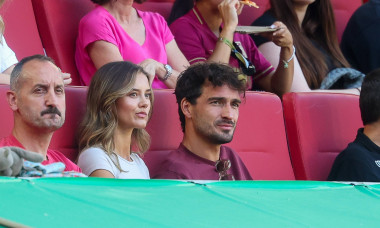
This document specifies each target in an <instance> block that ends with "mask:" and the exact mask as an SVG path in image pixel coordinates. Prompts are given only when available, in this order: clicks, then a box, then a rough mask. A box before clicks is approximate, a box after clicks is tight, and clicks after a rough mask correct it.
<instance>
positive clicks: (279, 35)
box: [272, 21, 293, 48]
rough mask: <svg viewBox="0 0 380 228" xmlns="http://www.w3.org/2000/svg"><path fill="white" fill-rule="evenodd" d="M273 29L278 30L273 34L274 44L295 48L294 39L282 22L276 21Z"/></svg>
mask: <svg viewBox="0 0 380 228" xmlns="http://www.w3.org/2000/svg"><path fill="white" fill-rule="evenodd" d="M272 27H273V28H277V29H278V30H276V31H274V32H273V34H272V41H273V43H275V44H276V45H277V46H280V47H289V48H291V47H292V46H293V37H292V34H291V33H290V31H289V29H288V28H287V27H286V25H285V24H284V23H282V22H280V21H276V22H275V23H273V25H272Z"/></svg>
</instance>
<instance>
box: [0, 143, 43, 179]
mask: <svg viewBox="0 0 380 228" xmlns="http://www.w3.org/2000/svg"><path fill="white" fill-rule="evenodd" d="M23 159H26V160H28V161H32V162H42V161H43V160H44V157H43V156H42V155H41V154H38V153H35V152H30V151H26V150H24V149H21V148H19V147H1V148H0V176H17V175H18V174H19V173H20V171H21V168H22V165H23V163H24V160H23Z"/></svg>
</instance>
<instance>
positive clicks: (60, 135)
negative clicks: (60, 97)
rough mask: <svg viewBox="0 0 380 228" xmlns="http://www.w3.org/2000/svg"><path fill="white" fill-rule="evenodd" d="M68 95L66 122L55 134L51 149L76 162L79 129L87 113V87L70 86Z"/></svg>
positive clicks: (67, 90)
mask: <svg viewBox="0 0 380 228" xmlns="http://www.w3.org/2000/svg"><path fill="white" fill-rule="evenodd" d="M65 93H66V120H65V123H64V124H63V126H62V127H61V128H60V129H58V130H57V131H56V132H54V135H53V138H52V140H51V142H50V146H49V147H50V148H52V149H55V150H58V151H60V152H62V153H63V154H64V155H65V156H66V157H67V158H69V159H70V160H72V161H74V162H75V160H76V159H77V156H78V152H79V151H78V127H79V124H80V122H81V121H82V119H83V116H84V114H85V112H86V96H87V87H84V86H69V87H66V88H65Z"/></svg>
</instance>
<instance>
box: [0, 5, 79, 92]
mask: <svg viewBox="0 0 380 228" xmlns="http://www.w3.org/2000/svg"><path fill="white" fill-rule="evenodd" d="M4 2H5V0H0V8H1V7H2V6H3V3H4ZM4 27H5V25H4V20H3V18H2V17H1V16H0V84H7V85H9V84H10V76H11V73H12V71H13V68H14V67H15V65H16V63H18V60H17V57H16V54H15V53H14V52H13V51H12V49H11V48H9V47H8V45H7V42H5V38H4ZM25 57H26V56H25ZM62 77H63V83H64V84H65V85H68V84H70V83H71V82H72V79H71V75H70V74H69V73H62Z"/></svg>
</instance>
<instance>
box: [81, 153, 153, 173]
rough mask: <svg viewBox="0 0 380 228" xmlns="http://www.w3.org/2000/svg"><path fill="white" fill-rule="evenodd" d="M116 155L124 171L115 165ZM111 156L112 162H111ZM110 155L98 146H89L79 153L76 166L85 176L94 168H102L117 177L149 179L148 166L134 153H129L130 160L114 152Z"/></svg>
mask: <svg viewBox="0 0 380 228" xmlns="http://www.w3.org/2000/svg"><path fill="white" fill-rule="evenodd" d="M116 156H117V158H118V159H119V164H120V167H121V169H122V170H123V171H125V172H123V171H120V170H119V169H118V168H117V167H116V166H115V164H114V162H115V163H117V159H116ZM111 157H112V160H113V161H114V162H112V160H111ZM111 157H109V156H108V155H107V154H106V152H105V151H104V150H102V149H101V148H99V147H90V148H88V149H86V150H84V151H83V152H82V153H81V154H80V155H79V158H78V166H79V167H80V168H81V169H82V172H83V173H84V174H86V175H87V176H90V174H91V173H92V172H94V171H95V170H98V169H104V170H107V171H109V172H110V173H112V174H113V175H114V177H115V178H117V179H150V177H149V170H148V168H147V167H146V165H145V163H144V161H143V160H142V159H141V158H140V157H139V156H138V155H137V154H136V153H131V159H132V161H128V160H126V159H124V158H122V157H120V156H119V155H115V154H113V155H112V156H111Z"/></svg>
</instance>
